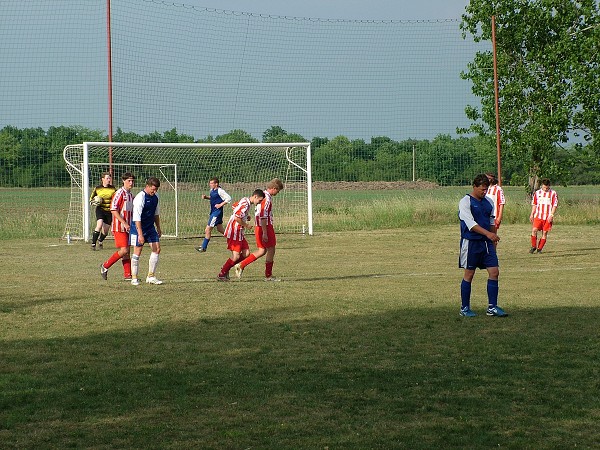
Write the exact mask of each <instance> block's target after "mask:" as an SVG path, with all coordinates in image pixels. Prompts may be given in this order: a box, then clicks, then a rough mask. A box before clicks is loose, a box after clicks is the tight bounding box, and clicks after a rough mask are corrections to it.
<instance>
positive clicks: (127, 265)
mask: <svg viewBox="0 0 600 450" xmlns="http://www.w3.org/2000/svg"><path fill="white" fill-rule="evenodd" d="M121 262H122V263H123V276H124V277H125V278H131V259H129V258H127V259H122V260H121Z"/></svg>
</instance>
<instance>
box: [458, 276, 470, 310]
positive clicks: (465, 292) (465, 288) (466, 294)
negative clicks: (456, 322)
mask: <svg viewBox="0 0 600 450" xmlns="http://www.w3.org/2000/svg"><path fill="white" fill-rule="evenodd" d="M460 299H461V301H462V308H468V307H469V306H471V283H469V282H468V281H465V280H464V279H463V280H462V283H460Z"/></svg>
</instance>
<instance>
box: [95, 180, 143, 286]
mask: <svg viewBox="0 0 600 450" xmlns="http://www.w3.org/2000/svg"><path fill="white" fill-rule="evenodd" d="M121 179H122V180H123V187H121V188H119V190H117V192H115V195H113V198H112V201H111V203H110V212H111V214H112V224H111V230H112V233H113V236H114V238H115V247H117V251H116V252H115V253H113V254H112V256H111V257H110V258H108V260H106V261H105V262H104V263H102V264H101V265H100V275H102V278H103V279H104V280H107V279H108V269H109V268H110V267H111V266H112V265H113V264H114V263H116V262H117V261H118V260H119V259H120V260H121V262H122V263H123V276H124V278H125V279H126V280H130V279H131V259H130V257H129V231H130V228H131V216H132V211H133V194H132V193H131V188H132V187H133V183H134V180H135V177H134V176H133V174H132V173H130V172H126V173H124V174H123V175H122V176H121Z"/></svg>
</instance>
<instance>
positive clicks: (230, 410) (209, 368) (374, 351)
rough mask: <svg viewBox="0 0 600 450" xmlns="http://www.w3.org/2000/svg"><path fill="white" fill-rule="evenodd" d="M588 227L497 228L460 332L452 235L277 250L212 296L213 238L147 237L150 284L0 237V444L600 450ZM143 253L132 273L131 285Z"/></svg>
mask: <svg viewBox="0 0 600 450" xmlns="http://www.w3.org/2000/svg"><path fill="white" fill-rule="evenodd" d="M599 231H600V227H598V226H596V225H594V226H590V227H583V226H565V225H557V226H555V229H554V230H553V231H552V232H551V234H550V238H549V241H548V244H547V246H546V252H545V253H543V254H540V255H537V254H536V255H530V254H528V252H527V250H528V249H529V237H528V235H529V226H528V225H512V224H509V225H503V227H502V228H501V230H500V234H501V236H502V241H501V243H500V246H499V257H500V262H501V273H500V305H501V306H502V307H503V308H505V309H506V311H507V312H508V313H509V314H510V316H509V317H507V318H490V317H486V316H485V314H484V310H485V305H486V293H485V280H486V278H487V276H486V273H485V272H481V271H478V273H477V274H476V276H475V280H474V285H473V298H472V307H473V309H474V310H475V311H476V312H477V313H479V316H478V317H476V318H473V319H466V318H461V317H459V316H458V310H459V304H460V300H459V284H460V280H461V276H462V271H461V270H459V269H458V268H457V259H458V225H453V226H436V227H429V228H425V227H419V228H417V227H412V228H404V229H398V230H387V231H377V232H343V233H319V234H317V235H316V236H313V237H300V236H288V235H283V236H280V239H279V245H278V250H277V255H276V264H275V270H274V272H275V275H277V276H278V277H281V278H282V279H283V280H282V281H281V282H280V283H265V282H263V281H262V277H261V275H262V273H263V267H264V265H263V261H262V260H259V261H257V262H256V263H254V264H252V265H251V266H249V267H248V268H247V269H246V271H245V272H244V277H243V279H242V281H240V282H233V281H232V282H230V283H219V282H217V281H216V274H217V272H218V270H219V268H220V266H221V265H222V264H223V262H224V261H225V259H226V258H227V256H228V252H227V251H226V250H225V248H224V241H223V239H222V238H220V239H219V238H216V239H213V241H211V245H210V247H209V251H208V252H207V253H205V254H198V253H197V252H195V251H194V250H193V247H194V245H197V242H196V241H193V242H192V241H164V242H163V252H162V255H161V262H160V267H159V277H160V278H161V279H163V280H164V281H165V284H164V285H162V286H151V285H145V284H143V285H141V286H139V287H133V286H131V285H129V284H128V283H125V282H123V281H121V277H122V269H121V266H120V264H119V265H116V266H113V268H112V269H111V270H110V272H109V280H108V282H103V281H102V280H101V278H100V274H99V270H98V266H99V264H100V262H102V261H103V260H104V259H106V258H107V257H108V256H109V254H110V252H112V248H111V246H112V242H107V244H105V245H106V246H107V248H106V249H105V250H103V251H102V252H91V251H90V250H89V249H88V246H87V245H84V244H73V245H66V244H65V243H64V241H59V240H58V239H55V240H52V241H49V240H23V241H20V240H19V241H17V240H8V241H0V252H1V253H2V254H3V255H4V257H3V262H4V264H3V269H2V290H1V291H0V322H1V323H2V326H1V327H0V360H1V361H2V364H1V366H0V387H1V390H0V447H2V448H69V447H71V448H140V449H141V448H215V449H222V448H239V449H247V448H260V449H266V448H273V449H275V448H277V449H281V448H290V449H299V448H310V449H314V448H322V449H324V448H330V449H334V448H357V449H359V448H360V449H366V448H382V449H383V448H411V449H414V448H490V447H501V448H503V447H506V448H515V449H516V448H536V449H539V448H565V447H575V446H577V447H579V448H594V447H596V446H597V445H598V442H600V432H599V431H598V426H597V423H598V420H599V419H600V398H599V394H598V393H599V392H600V385H599V384H600V382H599V381H598V380H599V379H600V377H599V375H600V369H599V364H598V356H599V355H600V343H599V341H598V322H599V319H600V313H599V310H598V293H599V292H600V278H599V277H598V273H599V268H600V262H599V261H600V246H598V245H597V244H596V241H597V239H596V236H597V235H598V232H599ZM148 250H149V249H148V248H146V249H145V250H144V254H143V255H142V262H141V269H142V270H141V274H142V275H145V270H146V269H147V261H148Z"/></svg>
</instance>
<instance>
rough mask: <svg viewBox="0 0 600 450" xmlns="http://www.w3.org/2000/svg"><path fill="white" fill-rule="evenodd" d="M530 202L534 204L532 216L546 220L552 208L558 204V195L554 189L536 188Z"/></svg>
mask: <svg viewBox="0 0 600 450" xmlns="http://www.w3.org/2000/svg"><path fill="white" fill-rule="evenodd" d="M531 204H532V205H533V206H535V212H534V214H533V217H534V218H535V219H541V220H547V219H548V215H549V214H550V212H552V208H554V207H556V206H558V195H557V194H556V191H554V190H552V189H548V190H547V191H544V190H543V189H538V190H537V191H535V193H534V194H533V198H532V199H531Z"/></svg>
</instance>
